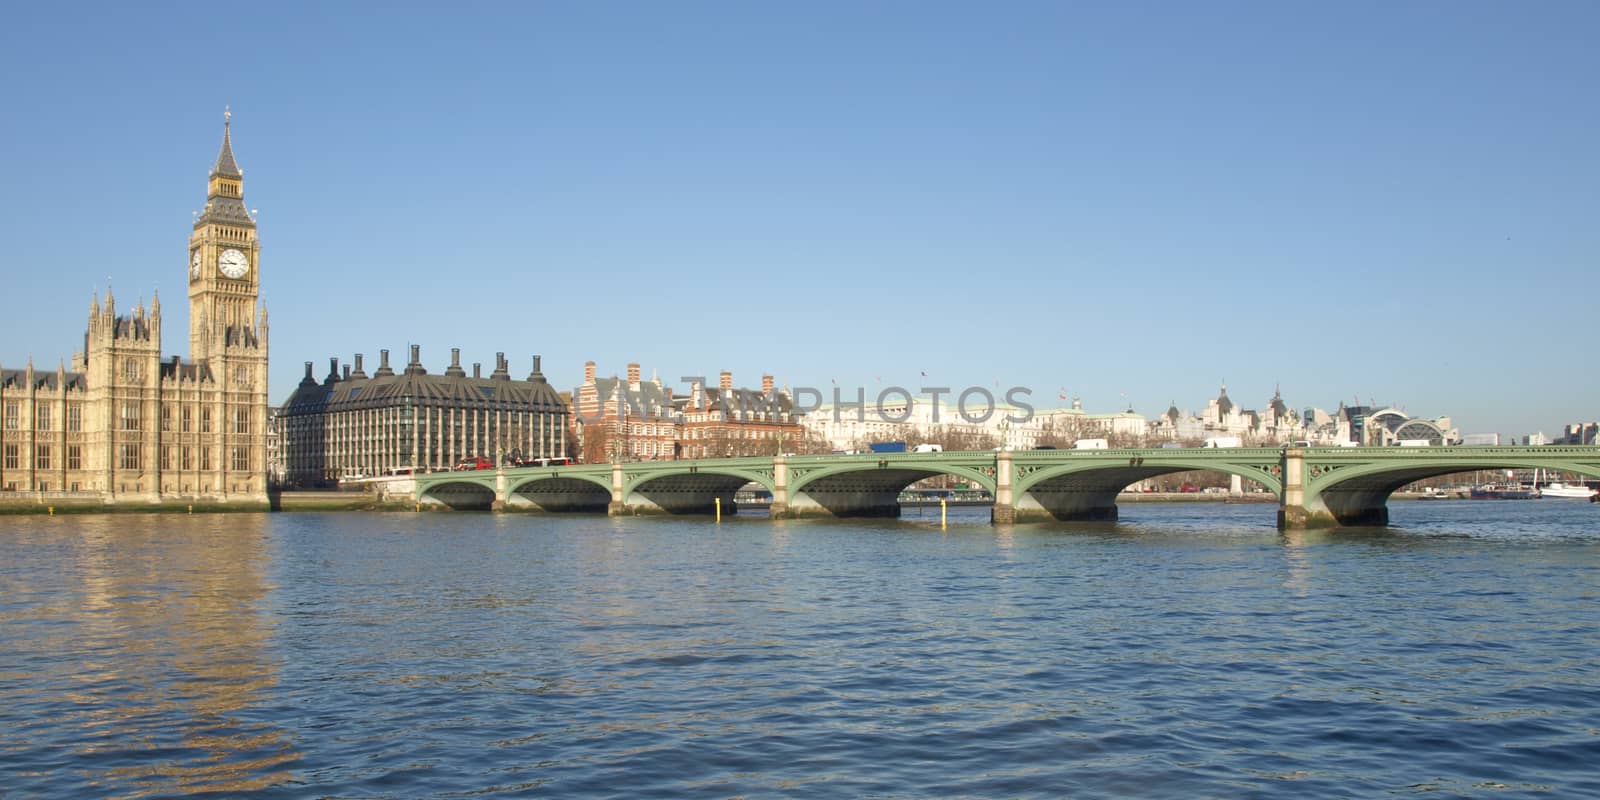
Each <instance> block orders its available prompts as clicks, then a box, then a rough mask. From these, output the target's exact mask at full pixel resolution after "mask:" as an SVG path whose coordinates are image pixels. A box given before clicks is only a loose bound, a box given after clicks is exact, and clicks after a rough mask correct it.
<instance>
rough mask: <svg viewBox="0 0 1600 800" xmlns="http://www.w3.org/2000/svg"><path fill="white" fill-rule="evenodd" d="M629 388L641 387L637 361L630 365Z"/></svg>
mask: <svg viewBox="0 0 1600 800" xmlns="http://www.w3.org/2000/svg"><path fill="white" fill-rule="evenodd" d="M628 388H629V389H638V388H639V365H638V364H636V363H635V364H629V365H628Z"/></svg>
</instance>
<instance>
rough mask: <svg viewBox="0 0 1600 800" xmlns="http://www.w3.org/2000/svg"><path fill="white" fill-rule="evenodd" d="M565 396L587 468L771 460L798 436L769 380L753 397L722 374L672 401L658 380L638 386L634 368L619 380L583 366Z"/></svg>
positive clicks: (783, 398)
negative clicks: (702, 460) (761, 457)
mask: <svg viewBox="0 0 1600 800" xmlns="http://www.w3.org/2000/svg"><path fill="white" fill-rule="evenodd" d="M572 396H573V415H574V418H575V419H576V421H577V424H578V441H579V450H580V452H581V454H582V455H581V458H582V460H583V461H586V462H590V463H597V462H605V461H613V460H622V461H660V460H671V459H679V458H722V457H727V456H750V455H774V454H776V453H778V452H781V451H783V450H787V449H789V448H790V447H791V446H794V445H798V444H799V441H800V439H802V438H803V437H804V436H805V430H804V429H803V428H802V427H801V426H800V424H799V423H798V422H797V421H796V420H795V417H794V404H793V401H792V400H791V398H790V397H789V394H788V393H787V392H783V391H779V390H778V389H777V388H776V386H775V384H774V381H773V378H772V376H771V375H763V376H762V378H761V390H760V391H756V390H753V389H741V388H735V387H734V385H733V373H731V372H728V371H726V370H724V371H723V372H722V374H721V376H720V381H719V382H718V385H717V386H716V387H708V386H704V385H701V384H700V383H698V382H697V383H695V384H693V385H691V386H690V387H689V392H688V394H686V395H683V396H675V395H674V394H673V393H672V389H671V388H670V387H666V386H663V385H662V383H661V381H660V379H659V378H655V377H652V378H651V379H650V380H648V381H646V380H643V379H642V376H641V372H640V368H639V365H638V364H637V363H634V364H629V365H628V372H627V379H626V380H621V379H618V378H616V377H614V376H613V377H610V378H601V377H598V376H597V375H596V374H595V363H594V362H593V361H589V362H585V364H584V367H583V384H582V385H581V386H579V387H578V388H576V389H574V390H573V393H572Z"/></svg>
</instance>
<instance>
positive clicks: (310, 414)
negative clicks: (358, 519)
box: [277, 345, 567, 486]
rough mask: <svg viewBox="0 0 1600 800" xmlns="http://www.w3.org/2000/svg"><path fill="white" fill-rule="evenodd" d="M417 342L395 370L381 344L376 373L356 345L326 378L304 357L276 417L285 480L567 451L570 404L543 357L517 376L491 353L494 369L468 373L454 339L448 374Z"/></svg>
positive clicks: (305, 481) (333, 362) (322, 479)
mask: <svg viewBox="0 0 1600 800" xmlns="http://www.w3.org/2000/svg"><path fill="white" fill-rule="evenodd" d="M421 350H422V349H421V348H420V347H418V346H417V345H412V346H411V361H410V362H409V363H408V364H406V367H405V369H404V370H403V371H401V372H399V373H396V372H395V371H394V370H393V369H391V368H390V366H389V351H388V350H383V351H380V353H381V355H380V362H379V365H378V369H377V371H375V372H374V373H373V374H372V376H371V377H368V376H367V373H366V372H365V370H364V369H363V365H362V356H361V354H360V353H357V354H356V357H355V366H354V369H352V368H351V367H350V366H349V365H346V366H345V367H344V371H343V372H342V373H341V372H340V370H339V359H337V358H333V359H329V368H328V375H327V376H326V377H325V378H323V379H322V381H320V382H319V381H317V379H316V378H315V377H313V375H312V369H311V362H309V361H307V362H306V374H305V377H304V378H302V379H301V381H300V385H299V386H298V387H296V388H295V391H294V394H292V395H291V396H290V397H289V400H288V402H286V403H284V405H283V408H282V409H281V410H280V411H279V414H278V417H277V419H278V429H279V430H278V434H279V440H280V442H281V447H282V449H283V462H284V465H283V469H284V482H285V484H286V485H290V486H316V485H325V484H329V483H333V482H337V481H339V480H341V479H349V478H353V477H357V476H374V475H386V474H395V473H403V472H410V471H418V472H425V471H431V470H441V469H450V468H451V467H452V466H454V465H456V464H458V463H460V462H462V461H465V460H475V459H478V458H484V459H488V460H489V461H490V462H491V463H494V464H501V463H503V462H505V461H506V460H521V459H534V458H554V457H560V456H563V455H565V454H566V425H567V408H566V406H565V405H564V404H563V403H562V402H561V398H560V396H559V395H558V394H557V393H556V391H555V389H554V388H552V387H551V386H550V384H549V382H548V381H546V380H545V377H544V374H543V373H542V372H540V371H539V357H538V356H534V357H533V371H532V372H531V373H529V375H528V377H527V378H524V379H523V380H513V379H512V377H511V374H510V370H509V366H508V364H507V362H506V358H505V353H496V354H495V369H494V372H493V373H491V374H490V375H488V376H487V377H485V376H484V375H483V374H482V366H481V365H480V364H473V365H472V374H471V375H470V376H469V375H468V374H467V372H466V370H464V369H462V367H461V351H460V350H459V349H455V348H452V349H451V351H450V366H449V367H448V368H447V369H445V371H444V373H443V374H430V373H429V372H428V370H427V369H426V368H425V367H423V365H422V353H421Z"/></svg>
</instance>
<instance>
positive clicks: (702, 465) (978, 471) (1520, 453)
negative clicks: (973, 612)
mask: <svg viewBox="0 0 1600 800" xmlns="http://www.w3.org/2000/svg"><path fill="white" fill-rule="evenodd" d="M1535 468H1537V469H1544V470H1547V471H1558V472H1573V473H1579V474H1583V475H1587V476H1590V477H1595V478H1600V447H1595V446H1542V447H1426V448H1424V447H1303V448H1297V447H1288V448H1282V449H1279V448H1261V447H1254V448H1252V447H1240V448H1193V449H1168V448H1161V449H1116V450H1028V451H1015V452H1013V451H1005V450H1002V451H987V450H984V451H976V452H949V453H945V452H939V453H864V454H855V455H817V456H775V457H774V456H769V457H757V458H719V459H702V460H693V461H638V462H628V463H622V464H579V465H571V466H557V467H518V468H505V469H498V470H480V471H466V472H437V473H428V474H422V475H417V476H416V498H415V499H416V502H417V504H418V507H419V508H420V507H422V506H424V505H427V506H435V507H438V506H443V507H448V508H454V509H484V510H487V509H493V510H506V511H518V510H523V511H551V512H593V513H609V514H612V515H632V514H711V513H714V512H715V511H716V510H717V509H719V508H720V509H721V510H722V512H723V513H736V512H737V506H736V505H735V503H734V493H735V492H736V491H738V490H740V489H741V488H743V487H745V486H746V485H748V484H756V485H759V486H760V487H762V488H763V489H765V490H766V491H769V492H771V493H772V504H771V506H770V509H771V514H772V516H773V517H775V518H788V517H815V516H823V517H894V516H899V514H900V505H899V502H898V498H899V495H900V492H901V491H902V490H903V489H905V488H906V487H908V486H910V485H911V484H913V483H916V482H917V481H920V480H923V479H925V478H931V477H935V476H941V475H948V476H951V477H954V478H957V479H959V480H964V481H966V482H968V483H970V484H972V485H974V486H979V487H982V488H984V489H987V490H988V491H989V492H990V493H991V494H992V495H993V497H994V511H993V514H992V517H991V518H992V519H993V520H994V521H995V522H997V523H1009V522H1023V521H1037V520H1093V519H1100V520H1104V519H1116V517H1117V504H1116V500H1117V494H1118V493H1119V492H1121V491H1122V490H1123V489H1124V488H1125V487H1127V486H1130V485H1132V484H1134V483H1137V482H1139V481H1142V480H1145V479H1147V478H1153V477H1156V476H1158V475H1166V474H1170V473H1174V472H1186V471H1189V470H1214V471H1217V472H1225V473H1229V474H1232V475H1238V476H1240V477H1241V478H1244V479H1247V480H1251V481H1255V482H1256V483H1258V484H1260V485H1262V486H1264V487H1266V488H1267V490H1269V491H1271V492H1272V493H1273V494H1275V495H1277V497H1278V527H1280V528H1286V529H1289V528H1312V527H1332V526H1338V525H1383V524H1386V523H1387V522H1388V520H1389V510H1388V506H1387V502H1388V499H1389V495H1390V494H1392V493H1393V492H1394V491H1395V490H1397V489H1399V488H1400V487H1402V486H1405V485H1407V484H1410V483H1412V482H1415V481H1419V480H1422V479H1424V478H1431V477H1435V476H1438V475H1449V474H1452V473H1458V472H1470V471H1472V470H1479V469H1496V470H1498V469H1535Z"/></svg>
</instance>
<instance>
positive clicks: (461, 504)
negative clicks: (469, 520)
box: [417, 479, 496, 511]
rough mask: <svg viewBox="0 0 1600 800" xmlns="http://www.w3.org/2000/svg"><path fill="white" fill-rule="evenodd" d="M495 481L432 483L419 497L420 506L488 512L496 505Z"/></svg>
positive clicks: (461, 480)
mask: <svg viewBox="0 0 1600 800" xmlns="http://www.w3.org/2000/svg"><path fill="white" fill-rule="evenodd" d="M495 500H496V497H495V492H494V481H493V479H491V480H489V481H483V480H468V479H460V480H446V481H439V482H437V483H430V484H428V485H427V486H426V487H425V488H423V489H422V491H421V492H419V493H418V495H417V503H418V505H434V506H445V507H448V508H450V509H452V510H455V511H488V510H490V509H492V508H494V504H495Z"/></svg>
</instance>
